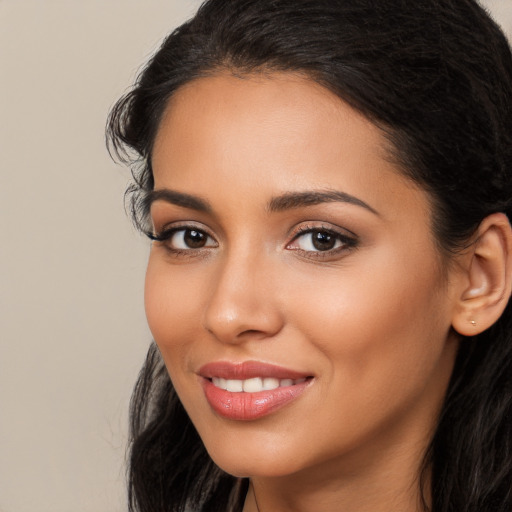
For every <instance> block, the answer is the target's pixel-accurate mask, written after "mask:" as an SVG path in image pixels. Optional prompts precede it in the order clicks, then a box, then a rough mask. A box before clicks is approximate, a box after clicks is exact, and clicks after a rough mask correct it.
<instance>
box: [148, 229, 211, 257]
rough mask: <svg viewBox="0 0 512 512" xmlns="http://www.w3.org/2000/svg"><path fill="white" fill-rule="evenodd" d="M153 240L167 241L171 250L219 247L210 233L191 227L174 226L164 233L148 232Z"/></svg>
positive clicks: (167, 245)
mask: <svg viewBox="0 0 512 512" xmlns="http://www.w3.org/2000/svg"><path fill="white" fill-rule="evenodd" d="M148 236H149V238H150V239H151V240H154V241H157V242H165V245H166V247H167V248H168V249H169V250H171V251H189V250H194V249H203V248H207V247H217V243H216V242H215V240H214V239H213V238H212V237H211V236H210V235H208V233H206V232H204V231H202V230H200V229H196V228H193V227H189V228H172V229H168V230H165V231H164V232H163V233H160V234H157V235H153V234H148Z"/></svg>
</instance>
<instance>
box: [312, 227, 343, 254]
mask: <svg viewBox="0 0 512 512" xmlns="http://www.w3.org/2000/svg"><path fill="white" fill-rule="evenodd" d="M336 242H337V239H336V237H335V236H334V235H332V234H331V233H328V232H327V231H313V232H312V233H311V243H312V245H313V247H314V248H315V249H316V250H317V251H329V250H330V249H334V247H335V246H336Z"/></svg>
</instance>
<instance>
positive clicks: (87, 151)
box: [0, 0, 512, 512]
mask: <svg viewBox="0 0 512 512" xmlns="http://www.w3.org/2000/svg"><path fill="white" fill-rule="evenodd" d="M198 3H199V2H198V0H138V1H136V0H60V1H59V0H0V92H1V94H0V208H1V215H0V222H1V233H2V242H1V247H0V258H1V259H0V314H1V318H2V319H1V327H0V329H1V330H0V379H1V380H0V383H1V385H0V512H121V511H124V510H125V509H126V499H125V478H124V472H125V448H126V421H127V404H128V399H129V394H130V391H131V387H132V385H133V382H134V380H135V377H136V374H137V371H138V369H139V367H140V365H141V362H142V359H143V357H144V353H145V351H146V348H147V345H148V342H149V341H150V334H149V332H148V330H147V328H146V325H145V319H144V312H143V302H142V288H143V277H144V265H145V259H146V256H147V249H148V244H147V242H146V241H145V240H143V239H142V238H141V237H140V236H139V235H138V234H137V233H136V232H135V231H134V230H133V229H132V228H131V225H130V222H129V221H128V219H127V218H126V216H125V214H124V211H123V206H122V195H123V191H124V188H125V186H126V183H127V180H128V172H127V171H126V170H125V169H122V168H120V167H118V166H116V165H115V164H113V163H112V162H111V161H110V159H109V157H108V155H107V153H106V151H105V148H104V138H103V137H104V136H103V129H104V123H105V117H106V114H107V112H108V110H109V107H110V106H111V105H112V103H113V102H114V101H115V99H116V98H118V97H119V96H120V94H121V93H122V92H123V91H124V90H125V89H126V87H128V85H129V84H130V83H131V82H132V80H133V78H134V76H135V73H136V70H137V69H138V67H139V66H140V64H141V63H142V62H143V61H144V60H145V59H146V58H147V56H148V55H149V54H150V53H151V52H152V51H153V50H154V49H155V48H156V46H157V44H158V43H159V41H160V40H161V38H162V37H163V36H164V34H166V33H167V32H168V31H169V29H171V28H172V27H174V26H175V25H176V24H178V23H179V22H180V21H183V20H184V19H185V18H187V17H188V16H189V15H190V14H191V13H192V12H193V11H194V9H195V8H196V7H197V5H198ZM486 5H488V6H489V7H490V8H491V9H492V10H493V12H494V15H495V17H496V18H497V19H498V20H499V21H500V23H501V24H502V25H503V26H504V27H505V28H506V29H507V30H508V32H509V34H512V0H492V1H488V2H486Z"/></svg>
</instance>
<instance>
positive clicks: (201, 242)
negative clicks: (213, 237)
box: [182, 229, 208, 249]
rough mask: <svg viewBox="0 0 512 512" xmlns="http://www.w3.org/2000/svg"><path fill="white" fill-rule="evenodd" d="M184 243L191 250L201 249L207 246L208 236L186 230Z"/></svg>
mask: <svg viewBox="0 0 512 512" xmlns="http://www.w3.org/2000/svg"><path fill="white" fill-rule="evenodd" d="M182 233H183V234H182V237H183V243H184V244H185V246H186V247H188V248H189V249H200V248H201V247H204V246H205V245H206V242H207V240H208V236H207V235H206V234H205V233H203V232H201V231H197V230H196V229H185V230H183V232H182Z"/></svg>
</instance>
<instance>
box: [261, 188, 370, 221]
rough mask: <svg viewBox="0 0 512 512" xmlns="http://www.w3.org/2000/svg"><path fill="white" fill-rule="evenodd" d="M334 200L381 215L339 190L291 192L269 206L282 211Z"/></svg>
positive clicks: (273, 209)
mask: <svg viewBox="0 0 512 512" xmlns="http://www.w3.org/2000/svg"><path fill="white" fill-rule="evenodd" d="M333 202H341V203H349V204H353V205H356V206H361V207H362V208H365V209H366V210H369V211H370V212H372V213H374V214H375V215H379V213H378V212H377V210H375V209H374V208H372V207H371V206H370V205H369V204H367V203H365V202H364V201H362V200H361V199H358V198H357V197H355V196H352V195H350V194H347V193H346V192H340V191H338V190H325V191H323V190H319V191H312V192H311V191H308V192H289V193H286V194H283V195H281V196H278V197H274V198H273V199H271V200H270V202H269V203H268V207H267V208H268V210H269V211H271V212H281V211H284V210H292V209H294V208H302V207H304V206H314V205H317V204H322V203H333Z"/></svg>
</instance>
